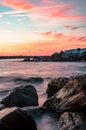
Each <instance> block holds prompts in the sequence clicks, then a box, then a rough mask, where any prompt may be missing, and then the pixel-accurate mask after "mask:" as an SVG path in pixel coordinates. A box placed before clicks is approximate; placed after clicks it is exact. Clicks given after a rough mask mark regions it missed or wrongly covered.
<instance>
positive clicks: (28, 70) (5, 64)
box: [0, 59, 86, 130]
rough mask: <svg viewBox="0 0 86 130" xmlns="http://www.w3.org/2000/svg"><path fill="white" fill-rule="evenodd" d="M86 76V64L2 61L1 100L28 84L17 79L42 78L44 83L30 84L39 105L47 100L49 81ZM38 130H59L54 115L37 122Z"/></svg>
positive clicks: (0, 73)
mask: <svg viewBox="0 0 86 130" xmlns="http://www.w3.org/2000/svg"><path fill="white" fill-rule="evenodd" d="M81 74H86V62H83V61H82V62H23V59H1V60H0V100H1V99H2V98H3V97H4V96H6V95H7V94H8V92H9V91H11V90H12V89H14V88H16V87H20V86H21V85H25V84H27V83H26V82H20V81H19V82H15V79H18V78H21V79H27V78H30V77H34V78H36V77H41V78H43V80H44V82H38V83H37V82H36V83H33V82H32V83H28V84H31V85H33V86H34V87H35V88H36V90H37V93H38V97H39V105H40V106H41V105H42V104H43V103H44V102H45V101H46V100H47V95H46V89H47V85H48V83H49V81H50V80H51V79H54V78H58V77H72V76H76V75H81ZM36 122H37V124H38V130H59V128H58V123H57V120H56V119H55V118H54V116H53V118H52V114H47V115H44V116H43V117H41V118H40V119H39V120H36Z"/></svg>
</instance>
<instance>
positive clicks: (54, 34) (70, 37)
mask: <svg viewBox="0 0 86 130" xmlns="http://www.w3.org/2000/svg"><path fill="white" fill-rule="evenodd" d="M36 34H38V35H41V36H44V37H46V38H52V39H55V40H57V41H58V40H60V41H61V42H63V41H64V42H85V41H86V36H76V35H72V34H63V33H60V32H59V33H58V32H43V33H36Z"/></svg>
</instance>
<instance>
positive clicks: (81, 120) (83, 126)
mask: <svg viewBox="0 0 86 130" xmlns="http://www.w3.org/2000/svg"><path fill="white" fill-rule="evenodd" d="M59 128H60V130H86V114H85V113H82V112H81V113H76V112H64V113H63V114H62V115H61V117H60V119H59Z"/></svg>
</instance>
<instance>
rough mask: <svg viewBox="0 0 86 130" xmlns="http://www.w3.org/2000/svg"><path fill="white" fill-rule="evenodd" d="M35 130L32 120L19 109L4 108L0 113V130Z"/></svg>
mask: <svg viewBox="0 0 86 130" xmlns="http://www.w3.org/2000/svg"><path fill="white" fill-rule="evenodd" d="M17 129H19V130H21V129H23V130H25V129H26V130H27V129H28V130H29V129H30V130H37V127H36V123H35V121H34V120H33V118H32V117H31V116H30V115H28V114H27V113H26V112H25V111H23V110H21V109H19V108H15V107H13V108H6V109H4V110H2V111H0V130H17Z"/></svg>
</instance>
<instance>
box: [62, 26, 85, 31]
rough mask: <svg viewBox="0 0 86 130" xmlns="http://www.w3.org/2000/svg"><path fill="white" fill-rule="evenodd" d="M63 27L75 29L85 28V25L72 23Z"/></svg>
mask: <svg viewBox="0 0 86 130" xmlns="http://www.w3.org/2000/svg"><path fill="white" fill-rule="evenodd" d="M64 27H65V28H68V29H71V30H77V29H80V28H86V26H72V25H64Z"/></svg>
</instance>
